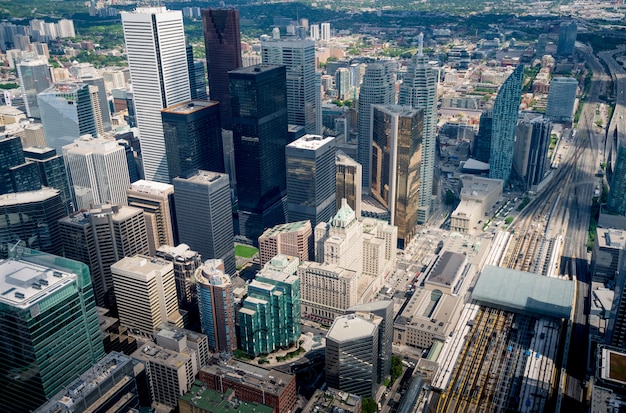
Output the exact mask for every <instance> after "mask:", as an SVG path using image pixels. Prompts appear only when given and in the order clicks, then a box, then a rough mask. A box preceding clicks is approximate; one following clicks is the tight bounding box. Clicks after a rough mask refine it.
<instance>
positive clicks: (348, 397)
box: [302, 387, 361, 413]
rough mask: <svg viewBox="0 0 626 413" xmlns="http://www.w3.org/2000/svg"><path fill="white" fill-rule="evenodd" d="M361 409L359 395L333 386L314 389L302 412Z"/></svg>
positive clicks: (314, 412)
mask: <svg viewBox="0 0 626 413" xmlns="http://www.w3.org/2000/svg"><path fill="white" fill-rule="evenodd" d="M360 411H361V397H360V396H357V395H355V394H350V393H347V392H344V391H339V390H336V389H333V388H330V387H329V388H327V389H326V390H319V389H318V390H316V391H315V393H314V394H313V397H311V399H310V400H309V402H308V403H307V405H306V406H305V408H304V410H302V413H335V412H344V413H357V412H360Z"/></svg>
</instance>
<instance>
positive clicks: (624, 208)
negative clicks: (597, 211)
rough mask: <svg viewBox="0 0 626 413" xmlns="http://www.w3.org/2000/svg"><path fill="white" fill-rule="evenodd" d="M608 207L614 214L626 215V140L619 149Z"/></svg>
mask: <svg viewBox="0 0 626 413" xmlns="http://www.w3.org/2000/svg"><path fill="white" fill-rule="evenodd" d="M606 208H607V209H608V210H609V212H612V213H614V214H618V215H626V143H624V142H622V143H621V144H620V146H619V147H618V149H617V158H616V160H615V172H613V176H612V178H611V189H610V191H609V197H608V199H607V203H606Z"/></svg>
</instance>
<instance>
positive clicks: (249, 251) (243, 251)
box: [235, 245, 259, 258]
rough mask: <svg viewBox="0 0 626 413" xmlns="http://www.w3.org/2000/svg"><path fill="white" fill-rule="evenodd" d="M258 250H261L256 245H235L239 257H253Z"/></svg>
mask: <svg viewBox="0 0 626 413" xmlns="http://www.w3.org/2000/svg"><path fill="white" fill-rule="evenodd" d="M257 252H259V250H258V249H256V248H254V247H249V246H247V245H235V255H236V256H237V257H242V258H252V257H253V256H254V254H256V253H257Z"/></svg>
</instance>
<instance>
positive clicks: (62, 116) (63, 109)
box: [37, 83, 99, 153]
mask: <svg viewBox="0 0 626 413" xmlns="http://www.w3.org/2000/svg"><path fill="white" fill-rule="evenodd" d="M92 97H93V93H92V91H90V88H89V85H88V84H85V83H57V84H55V85H53V86H51V87H50V88H48V89H46V90H44V91H43V92H41V93H39V94H38V95H37V104H38V106H39V113H40V115H41V122H42V123H43V129H44V132H45V134H46V143H47V145H48V146H49V147H51V148H53V149H55V150H56V151H57V153H63V146H65V145H69V144H71V143H72V142H74V140H75V139H78V138H79V137H80V136H82V135H86V134H90V135H92V136H98V129H97V121H96V114H97V112H98V110H95V109H94V107H95V106H99V102H98V101H92Z"/></svg>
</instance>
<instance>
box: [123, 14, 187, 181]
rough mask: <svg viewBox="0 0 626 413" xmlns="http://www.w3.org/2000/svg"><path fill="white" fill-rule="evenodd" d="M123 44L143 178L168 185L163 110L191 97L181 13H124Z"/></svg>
mask: <svg viewBox="0 0 626 413" xmlns="http://www.w3.org/2000/svg"><path fill="white" fill-rule="evenodd" d="M122 26H123V28H124V40H125V43H126V52H127V55H128V65H129V67H130V77H131V81H132V86H133V94H134V100H135V111H136V115H137V126H138V127H139V132H140V138H141V150H142V156H143V164H144V176H145V178H146V179H147V180H150V181H157V182H166V183H167V182H169V171H168V167H167V159H166V155H165V142H164V137H163V124H162V121H161V109H164V108H166V107H169V106H172V105H174V104H176V103H180V102H184V101H187V100H189V99H191V92H190V89H189V72H188V71H187V70H185V69H186V61H187V55H186V48H185V32H184V30H183V16H182V13H181V12H180V11H168V10H166V9H165V7H140V8H137V9H136V10H135V11H134V12H129V13H122Z"/></svg>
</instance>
